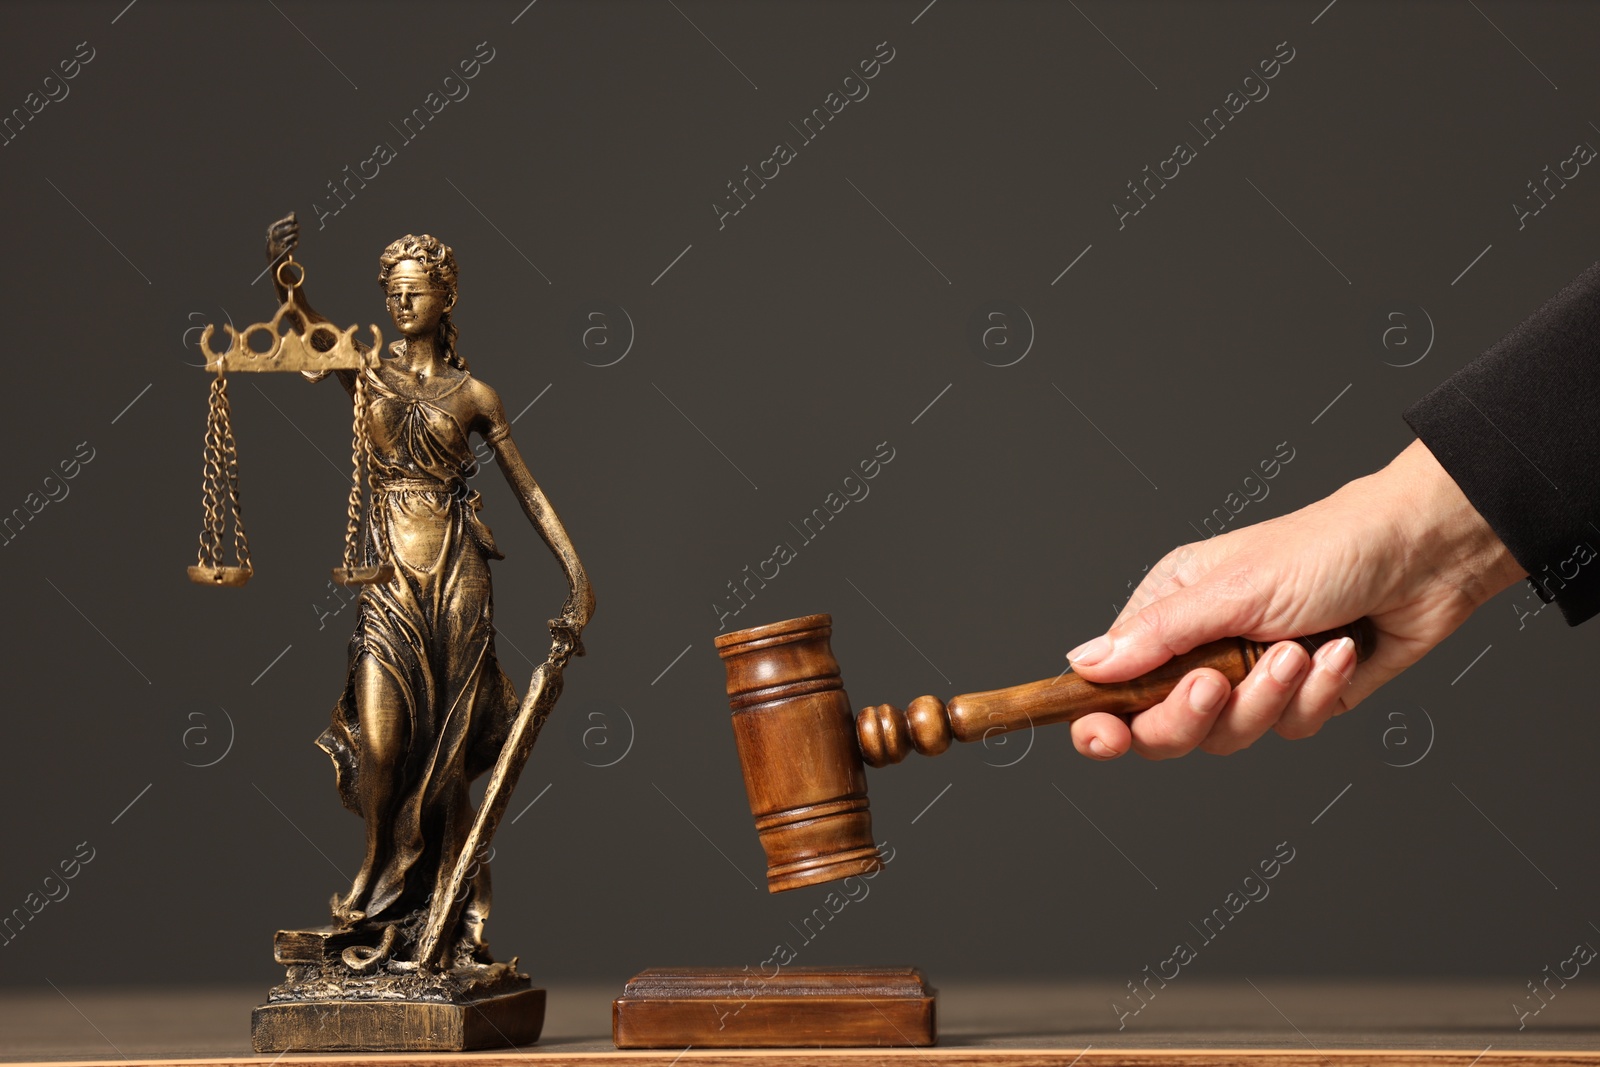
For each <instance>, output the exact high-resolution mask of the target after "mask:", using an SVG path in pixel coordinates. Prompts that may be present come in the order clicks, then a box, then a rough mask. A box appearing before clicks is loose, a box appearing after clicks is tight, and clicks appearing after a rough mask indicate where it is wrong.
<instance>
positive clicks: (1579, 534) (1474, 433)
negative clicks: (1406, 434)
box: [1405, 263, 1600, 626]
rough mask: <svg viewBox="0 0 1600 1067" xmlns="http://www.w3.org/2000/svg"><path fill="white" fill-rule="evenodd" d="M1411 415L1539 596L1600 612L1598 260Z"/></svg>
mask: <svg viewBox="0 0 1600 1067" xmlns="http://www.w3.org/2000/svg"><path fill="white" fill-rule="evenodd" d="M1405 420H1406V422H1408V423H1410V425H1411V428H1412V429H1413V430H1415V431H1416V433H1417V436H1418V437H1420V438H1421V439H1422V442H1423V444H1425V445H1427V446H1428V448H1429V450H1430V451H1432V452H1433V454H1434V456H1435V457H1436V458H1437V459H1438V460H1439V462H1440V463H1441V464H1442V465H1443V466H1444V469H1445V470H1446V471H1447V472H1449V474H1450V477H1452V478H1454V479H1455V481H1456V484H1457V485H1459V486H1460V487H1461V491H1462V492H1463V493H1465V494H1466V496H1467V499H1468V500H1469V501H1471V502H1472V506H1473V507H1475V508H1477V510H1478V513H1479V514H1480V515H1482V516H1483V517H1484V519H1485V520H1486V521H1487V522H1488V523H1489V525H1490V526H1491V527H1492V528H1493V529H1494V532H1495V533H1497V534H1499V535H1500V540H1501V541H1503V542H1504V543H1505V546H1506V548H1508V549H1510V551H1511V554H1512V556H1514V557H1515V558H1516V560H1517V562H1518V563H1520V564H1521V565H1522V566H1523V568H1524V569H1526V570H1527V572H1528V581H1529V584H1530V585H1531V586H1532V587H1533V590H1534V592H1535V593H1537V594H1538V595H1539V597H1540V599H1542V600H1544V601H1545V602H1546V603H1549V602H1551V601H1554V602H1555V603H1556V604H1557V605H1558V606H1559V607H1560V608H1561V613H1562V614H1563V615H1565V616H1566V619H1567V622H1568V624H1569V625H1572V626H1576V625H1578V624H1579V623H1580V622H1584V621H1585V620H1587V619H1589V618H1591V617H1593V616H1594V615H1595V614H1596V613H1600V559H1597V558H1596V550H1597V549H1600V263H1595V264H1594V265H1593V266H1591V267H1590V268H1589V269H1588V270H1586V271H1584V272H1583V273H1582V274H1580V275H1578V276H1577V277H1576V278H1575V279H1573V281H1572V282H1571V284H1569V285H1568V286H1567V287H1566V288H1565V289H1563V290H1561V292H1559V293H1557V294H1556V296H1555V297H1554V298H1553V299H1551V300H1550V302H1549V303H1547V304H1545V305H1544V307H1542V308H1540V309H1539V310H1538V311H1536V312H1534V314H1533V315H1532V316H1530V317H1529V318H1528V319H1527V320H1526V321H1525V322H1523V323H1522V324H1521V325H1520V326H1518V327H1517V328H1516V329H1514V330H1512V331H1511V332H1510V333H1509V334H1507V335H1506V336H1505V337H1504V338H1502V339H1501V340H1500V341H1499V342H1498V343H1496V344H1495V345H1494V346H1493V347H1492V348H1490V349H1489V350H1488V351H1487V352H1485V353H1484V354H1483V355H1481V356H1479V357H1478V358H1477V359H1475V360H1473V361H1472V362H1471V363H1469V364H1467V365H1466V366H1465V367H1463V368H1461V370H1459V371H1457V372H1456V373H1455V374H1453V375H1452V376H1451V377H1449V378H1447V379H1446V380H1445V381H1444V383H1443V384H1441V385H1440V386H1439V387H1438V388H1437V389H1434V390H1433V391H1432V392H1430V393H1428V394H1427V395H1426V396H1424V397H1423V398H1422V399H1420V400H1418V401H1417V402H1416V403H1414V404H1412V405H1411V407H1409V408H1407V409H1406V411H1405Z"/></svg>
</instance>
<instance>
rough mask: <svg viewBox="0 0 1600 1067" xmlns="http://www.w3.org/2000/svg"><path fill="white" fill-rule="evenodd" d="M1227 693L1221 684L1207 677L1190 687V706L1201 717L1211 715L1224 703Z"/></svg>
mask: <svg viewBox="0 0 1600 1067" xmlns="http://www.w3.org/2000/svg"><path fill="white" fill-rule="evenodd" d="M1227 691H1228V690H1227V687H1226V686H1224V685H1223V684H1222V683H1221V682H1219V681H1217V680H1216V679H1215V678H1213V677H1211V676H1210V675H1206V676H1205V677H1203V678H1200V679H1198V680H1197V681H1196V682H1195V683H1194V684H1193V685H1191V686H1190V687H1189V706H1190V707H1191V708H1193V709H1194V710H1195V711H1196V712H1198V713H1199V714H1201V715H1210V714H1211V713H1212V712H1213V711H1216V710H1217V705H1218V704H1221V703H1222V698H1223V696H1224V695H1225V694H1226V693H1227Z"/></svg>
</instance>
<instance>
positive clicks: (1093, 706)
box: [856, 618, 1377, 767]
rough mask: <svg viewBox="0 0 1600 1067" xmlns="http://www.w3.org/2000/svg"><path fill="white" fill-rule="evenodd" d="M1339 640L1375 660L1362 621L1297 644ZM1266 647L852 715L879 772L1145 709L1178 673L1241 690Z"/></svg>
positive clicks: (1231, 644) (1218, 648)
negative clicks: (1016, 735) (1098, 678)
mask: <svg viewBox="0 0 1600 1067" xmlns="http://www.w3.org/2000/svg"><path fill="white" fill-rule="evenodd" d="M1341 637H1348V638H1350V639H1351V640H1352V641H1354V642H1355V650H1356V660H1357V661H1358V662H1359V661H1361V660H1365V659H1366V658H1367V657H1368V656H1370V655H1372V650H1373V647H1374V645H1375V644H1376V643H1377V633H1376V631H1375V630H1374V628H1373V626H1372V622H1371V620H1370V619H1366V618H1362V619H1357V620H1356V621H1355V622H1353V623H1351V624H1350V625H1349V626H1341V627H1339V628H1338V629H1334V630H1325V631H1323V632H1322V633H1318V634H1312V635H1311V636H1310V637H1302V638H1298V639H1297V640H1298V641H1299V643H1300V644H1301V645H1302V646H1304V647H1305V649H1306V650H1307V651H1308V652H1315V651H1316V650H1317V649H1318V648H1320V647H1321V646H1323V645H1325V644H1327V643H1328V642H1330V641H1337V640H1338V639H1339V638H1341ZM1269 647H1271V646H1270V645H1268V644H1263V643H1261V642H1258V641H1250V640H1247V639H1245V638H1243V637H1225V638H1223V639H1222V640H1220V641H1213V642H1211V643H1210V644H1208V645H1201V646H1200V647H1199V648H1196V649H1193V650H1192V651H1189V652H1186V653H1184V654H1183V655H1181V656H1174V657H1173V658H1172V659H1170V660H1168V661H1167V662H1166V663H1163V664H1162V665H1161V666H1159V667H1157V668H1156V669H1155V670H1153V671H1150V672H1149V673H1148V674H1141V675H1140V676H1139V677H1137V678H1133V679H1130V680H1129V681H1126V682H1109V683H1099V682H1091V681H1089V680H1088V679H1087V678H1084V677H1083V676H1082V675H1079V674H1077V673H1075V672H1073V671H1071V670H1067V671H1063V672H1062V673H1061V674H1060V675H1058V676H1056V677H1055V678H1047V679H1045V680H1043V681H1038V682H1029V683H1027V684H1026V685H1015V686H1011V687H1010V688H1008V689H991V690H988V691H987V692H983V693H964V694H962V695H961V696H958V697H955V698H954V699H952V700H951V701H950V702H949V704H948V705H946V704H945V703H943V702H942V701H940V700H939V699H938V698H937V697H929V696H924V697H918V698H917V699H916V700H913V701H912V702H911V704H910V706H909V707H908V708H907V709H906V711H904V712H902V711H901V710H900V709H898V708H895V707H891V706H890V705H888V704H880V705H878V706H876V707H870V708H863V709H862V710H861V712H860V714H859V715H858V716H857V718H856V733H857V738H858V740H859V741H860V744H861V756H862V759H864V760H865V761H866V763H867V764H868V765H869V766H873V767H883V766H886V765H888V764H890V763H899V762H900V761H901V760H903V759H905V757H906V756H907V755H909V754H910V753H911V752H912V750H915V751H917V752H921V753H922V754H923V755H926V756H936V755H938V754H939V753H940V752H943V751H944V750H945V749H946V748H949V747H950V742H951V741H952V740H956V741H981V740H983V739H984V738H986V737H989V736H991V735H994V734H1003V733H1009V732H1011V731H1013V730H1024V729H1027V728H1029V727H1031V726H1047V725H1049V724H1051V723H1057V722H1071V721H1072V720H1073V719H1076V718H1078V717H1080V716H1083V715H1088V714H1090V713H1091V712H1096V711H1104V712H1110V713H1111V714H1113V715H1126V714H1130V713H1133V712H1139V711H1144V710H1145V709H1147V708H1151V707H1154V706H1155V705H1157V704H1159V703H1161V701H1163V700H1165V699H1166V697H1167V694H1169V693H1171V692H1172V690H1173V689H1174V688H1175V687H1176V686H1177V684H1178V682H1179V681H1181V680H1182V679H1183V676H1184V675H1186V674H1188V673H1189V672H1190V671H1192V670H1194V669H1195V668H1197V667H1212V668H1215V669H1216V670H1219V671H1221V672H1222V674H1223V675H1224V676H1225V677H1226V678H1227V679H1228V682H1229V684H1230V685H1238V684H1239V683H1240V682H1242V681H1244V678H1245V675H1247V674H1249V673H1250V668H1252V667H1254V666H1255V665H1256V662H1257V661H1258V660H1259V659H1260V658H1261V657H1262V655H1263V654H1265V652H1266V651H1267V649H1268V648H1269Z"/></svg>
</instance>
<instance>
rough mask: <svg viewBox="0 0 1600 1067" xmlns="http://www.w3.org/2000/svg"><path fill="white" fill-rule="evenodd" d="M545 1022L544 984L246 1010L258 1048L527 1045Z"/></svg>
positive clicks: (416, 1048)
mask: <svg viewBox="0 0 1600 1067" xmlns="http://www.w3.org/2000/svg"><path fill="white" fill-rule="evenodd" d="M543 1028H544V990H542V989H519V990H516V991H515V992H510V993H500V994H495V995H490V996H483V997H478V998H475V999H472V1000H467V1001H462V1002H460V1003H446V1002H442V1001H426V1000H315V1001H278V1002H276V1003H268V1004H263V1005H262V1006H261V1007H259V1008H257V1009H256V1010H255V1011H254V1012H252V1013H251V1016H250V1039H251V1042H252V1043H253V1044H254V1045H255V1050H256V1051H257V1052H283V1051H285V1050H292V1051H296V1052H355V1051H366V1052H464V1051H466V1050H468V1049H480V1048H499V1047H503V1046H506V1045H531V1044H533V1043H534V1042H535V1041H538V1040H539V1031H540V1030H542V1029H543Z"/></svg>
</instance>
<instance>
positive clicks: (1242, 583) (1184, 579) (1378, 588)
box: [1067, 440, 1524, 759]
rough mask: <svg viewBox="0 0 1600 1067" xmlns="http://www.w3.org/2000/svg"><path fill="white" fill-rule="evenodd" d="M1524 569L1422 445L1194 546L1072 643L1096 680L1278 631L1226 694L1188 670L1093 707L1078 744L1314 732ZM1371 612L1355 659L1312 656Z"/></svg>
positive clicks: (1339, 653)
mask: <svg viewBox="0 0 1600 1067" xmlns="http://www.w3.org/2000/svg"><path fill="white" fill-rule="evenodd" d="M1523 575H1524V572H1523V570H1522V568H1521V567H1520V565H1518V564H1517V562H1516V561H1515V560H1514V559H1513V558H1512V557H1511V554H1510V553H1509V552H1508V551H1507V550H1506V548H1505V546H1504V545H1503V544H1502V543H1501V542H1500V539H1499V538H1498V537H1497V536H1496V535H1495V534H1494V531H1493V530H1491V529H1490V528H1489V525H1488V523H1486V522H1485V521H1484V520H1483V518H1482V516H1480V515H1479V514H1478V513H1477V512H1476V511H1475V510H1474V509H1473V507H1472V505H1471V504H1470V503H1469V502H1468V501H1467V499H1466V497H1465V496H1464V495H1463V494H1462V492H1461V490H1460V488H1458V487H1457V486H1456V484H1455V482H1454V481H1453V480H1452V479H1451V478H1450V476H1449V474H1447V473H1446V472H1445V470H1444V468H1443V467H1441V466H1440V465H1439V462H1438V461H1437V460H1436V459H1434V457H1433V454H1432V453H1431V452H1429V451H1428V449H1427V447H1426V446H1425V445H1424V444H1423V443H1422V442H1421V441H1420V440H1418V441H1414V442H1412V444H1411V445H1410V446H1409V447H1407V448H1406V449H1405V450H1404V451H1403V452H1401V453H1400V455H1399V456H1397V457H1396V458H1395V459H1394V461H1393V462H1391V463H1390V464H1389V465H1388V466H1387V467H1385V468H1384V469H1383V470H1381V471H1378V472H1377V473H1376V474H1372V475H1369V476H1367V477H1365V478H1359V479H1357V480H1355V481H1353V482H1350V483H1349V484H1348V485H1345V486H1343V487H1342V488H1340V489H1339V490H1338V491H1336V492H1335V493H1333V494H1332V495H1331V496H1329V497H1327V498H1325V499H1323V500H1319V501H1317V502H1316V503H1314V504H1311V505H1309V506H1308V507H1305V508H1302V509H1301V510H1299V511H1296V512H1293V513H1291V514H1288V515H1284V516H1281V517H1279V518H1276V519H1271V520H1269V521H1267V522H1263V523H1259V524H1257V525H1255V526H1247V527H1244V528H1241V529H1238V530H1234V531H1231V532H1229V533H1225V534H1222V535H1219V536H1217V537H1214V538H1211V539H1209V540H1206V541H1201V542H1197V543H1194V544H1190V545H1185V546H1183V547H1181V548H1178V549H1176V550H1174V551H1172V552H1169V553H1168V554H1167V555H1166V556H1165V557H1164V558H1163V559H1162V560H1161V562H1160V563H1158V564H1156V566H1155V567H1153V568H1151V570H1150V573H1149V574H1148V575H1146V577H1145V579H1144V581H1142V582H1141V583H1140V584H1139V588H1138V589H1136V590H1135V591H1134V594H1133V597H1132V599H1130V600H1129V602H1128V605H1127V606H1126V607H1125V608H1123V610H1122V613H1121V614H1120V615H1119V616H1118V617H1117V620H1116V621H1115V622H1114V623H1113V624H1112V626H1111V629H1110V630H1109V631H1108V632H1107V633H1106V634H1105V635H1103V636H1101V637H1098V638H1095V639H1094V640H1092V641H1088V642H1085V643H1084V644H1082V645H1080V646H1078V647H1077V648H1075V649H1073V650H1072V651H1071V652H1069V653H1068V654H1067V656H1068V659H1069V660H1070V661H1071V663H1072V668H1073V670H1074V671H1076V672H1077V673H1078V674H1080V675H1082V676H1083V677H1084V678H1086V679H1088V680H1089V681H1092V682H1120V681H1126V680H1128V679H1130V678H1135V677H1138V676H1139V675H1141V674H1144V673H1145V672H1146V671H1149V670H1152V669H1153V668H1155V667H1157V666H1159V665H1160V664H1162V663H1164V662H1166V661H1167V660H1168V659H1169V658H1171V657H1172V656H1174V655H1179V654H1181V653H1184V652H1187V651H1189V650H1190V649H1192V648H1195V647H1196V646H1198V645H1202V644H1205V643H1206V642H1208V641H1214V640H1217V639H1218V638H1223V637H1232V636H1239V637H1247V638H1250V639H1252V640H1256V641H1268V640H1271V641H1276V642H1277V643H1276V644H1274V645H1273V646H1272V647H1271V648H1270V649H1269V650H1268V651H1267V653H1266V654H1265V655H1263V656H1262V657H1261V659H1260V661H1259V662H1258V663H1257V664H1256V666H1255V668H1254V669H1253V670H1251V672H1250V674H1249V675H1248V676H1247V677H1246V678H1245V680H1244V681H1243V682H1242V683H1241V684H1240V685H1239V686H1238V687H1237V688H1233V689H1230V687H1229V684H1228V681H1227V679H1226V678H1225V677H1224V676H1223V675H1222V673H1221V672H1220V671H1216V670H1212V669H1210V668H1201V669H1199V670H1194V671H1191V672H1189V673H1188V674H1187V675H1185V676H1184V677H1183V679H1182V680H1181V681H1179V683H1178V685H1177V686H1176V687H1175V688H1174V689H1173V690H1172V692H1171V694H1170V695H1169V696H1168V697H1167V698H1166V699H1165V700H1164V701H1162V702H1161V703H1160V704H1158V705H1156V706H1155V707H1153V708H1151V709H1149V710H1148V711H1144V712H1141V713H1139V714H1138V715H1135V716H1133V717H1132V721H1131V722H1125V721H1124V720H1123V719H1121V718H1119V717H1117V716H1115V715H1106V714H1092V715H1085V716H1083V717H1082V718H1080V719H1078V720H1076V721H1074V722H1073V724H1072V740H1073V744H1074V745H1075V746H1076V747H1077V749H1078V751H1079V752H1081V753H1083V754H1084V755H1085V756H1090V757H1092V758H1095V759H1113V758H1115V757H1117V756H1120V755H1122V754H1123V753H1124V752H1126V751H1127V750H1128V749H1129V748H1130V747H1131V748H1132V749H1133V750H1134V751H1135V752H1137V753H1139V754H1140V755H1141V756H1144V757H1146V758H1147V759H1166V758H1170V757H1173V756H1181V755H1184V754H1186V753H1188V752H1190V751H1192V750H1193V749H1194V748H1196V747H1199V748H1201V749H1204V750H1205V751H1207V752H1210V753H1213V754H1216V755H1225V754H1227V753H1231V752H1236V751H1238V750H1240V749H1242V748H1246V747H1248V746H1249V745H1250V744H1252V743H1253V742H1255V741H1256V740H1257V739H1258V738H1260V737H1261V736H1263V735H1264V734H1265V733H1266V732H1267V731H1268V730H1276V731H1277V733H1278V734H1279V735H1281V736H1283V737H1285V738H1291V739H1293V738H1301V737H1310V736H1311V735H1312V734H1314V733H1316V732H1317V731H1318V730H1319V729H1321V728H1322V726H1323V724H1324V723H1326V722H1327V721H1328V719H1330V718H1332V717H1333V716H1335V715H1338V714H1342V713H1343V712H1346V711H1349V710H1350V709H1351V708H1353V707H1355V706H1356V705H1357V704H1359V703H1360V702H1361V701H1362V700H1364V699H1365V698H1366V697H1367V696H1368V695H1370V694H1371V693H1372V692H1373V691H1374V690H1376V689H1377V688H1378V687H1379V686H1381V685H1383V684H1384V683H1385V682H1387V681H1388V680H1389V679H1391V678H1393V677H1394V676H1395V675H1397V674H1399V673H1400V672H1401V671H1403V670H1405V669H1406V668H1407V667H1409V666H1411V664H1413V663H1415V662H1417V661H1418V660H1419V659H1421V658H1422V657H1423V656H1424V655H1426V654H1427V653H1428V652H1429V651H1430V650H1431V649H1432V648H1433V647H1434V646H1435V645H1437V644H1439V642H1441V641H1443V640H1444V639H1445V637H1446V636H1448V635H1449V634H1450V633H1451V632H1452V631H1454V630H1455V629H1456V628H1457V627H1458V626H1460V625H1461V624H1462V622H1464V621H1465V620H1466V619H1467V617H1468V616H1469V615H1471V614H1472V612H1474V611H1475V610H1477V608H1478V607H1479V606H1481V605H1482V604H1483V603H1484V602H1486V601H1487V600H1488V599H1489V598H1490V597H1492V596H1494V595H1495V594H1496V593H1498V592H1500V590H1502V589H1505V588H1506V587H1507V586H1509V585H1511V584H1512V583H1514V582H1515V581H1517V579H1519V578H1520V577H1522V576H1523ZM1363 615H1365V616H1367V617H1368V618H1369V619H1371V620H1372V623H1373V625H1374V627H1375V629H1376V631H1377V642H1376V647H1375V649H1374V651H1373V654H1372V656H1371V658H1369V659H1368V660H1366V661H1365V662H1362V663H1360V664H1357V663H1356V661H1355V649H1354V647H1353V645H1352V643H1351V642H1350V641H1349V640H1348V639H1343V640H1340V641H1335V642H1332V643H1330V644H1327V645H1324V646H1323V647H1322V648H1320V649H1318V651H1317V653H1316V655H1315V656H1312V655H1311V654H1309V653H1308V652H1307V651H1306V650H1305V649H1304V648H1303V647H1301V646H1300V645H1299V644H1298V643H1296V642H1295V641H1293V640H1283V639H1284V638H1294V637H1302V636H1305V635H1307V634H1313V633H1316V632H1318V631H1321V630H1328V629H1332V628H1333V627H1336V626H1340V625H1344V624H1346V623H1350V622H1353V621H1354V620H1356V619H1358V618H1360V617H1361V616H1363Z"/></svg>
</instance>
